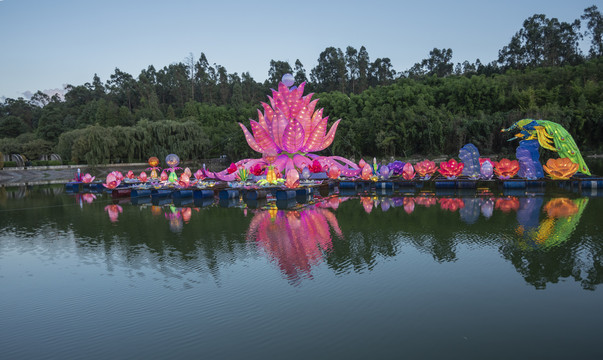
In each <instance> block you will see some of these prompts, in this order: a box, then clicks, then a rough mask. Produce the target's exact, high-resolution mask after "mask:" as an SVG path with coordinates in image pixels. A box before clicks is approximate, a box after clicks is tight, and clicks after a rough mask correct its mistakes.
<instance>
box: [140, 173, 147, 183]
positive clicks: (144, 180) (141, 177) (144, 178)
mask: <svg viewBox="0 0 603 360" xmlns="http://www.w3.org/2000/svg"><path fill="white" fill-rule="evenodd" d="M138 180H139V181H140V182H143V183H144V182H147V180H148V178H147V173H146V172H144V171H143V172H141V173H140V175H138Z"/></svg>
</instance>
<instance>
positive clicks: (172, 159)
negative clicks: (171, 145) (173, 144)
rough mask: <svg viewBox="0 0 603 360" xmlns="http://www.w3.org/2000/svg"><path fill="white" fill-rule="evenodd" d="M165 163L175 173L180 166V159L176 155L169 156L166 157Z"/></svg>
mask: <svg viewBox="0 0 603 360" xmlns="http://www.w3.org/2000/svg"><path fill="white" fill-rule="evenodd" d="M165 163H166V164H167V165H168V167H170V168H171V169H172V171H174V169H176V167H177V166H178V165H179V164H180V158H179V157H178V155H176V154H169V155H168V156H166V157H165Z"/></svg>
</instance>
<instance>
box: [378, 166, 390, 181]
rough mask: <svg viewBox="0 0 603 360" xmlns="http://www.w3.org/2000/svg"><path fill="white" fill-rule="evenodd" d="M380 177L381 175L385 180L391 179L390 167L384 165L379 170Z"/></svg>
mask: <svg viewBox="0 0 603 360" xmlns="http://www.w3.org/2000/svg"><path fill="white" fill-rule="evenodd" d="M379 175H381V178H382V179H384V180H387V179H389V176H390V172H389V166H387V165H383V166H382V167H380V168H379Z"/></svg>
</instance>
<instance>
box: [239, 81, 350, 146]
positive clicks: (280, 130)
mask: <svg viewBox="0 0 603 360" xmlns="http://www.w3.org/2000/svg"><path fill="white" fill-rule="evenodd" d="M305 86H306V84H305V83H302V84H301V85H299V87H297V88H295V89H292V90H289V89H288V88H287V86H286V85H285V84H284V83H282V82H281V83H279V86H278V91H274V90H273V91H272V97H269V99H270V105H268V104H266V103H262V106H263V107H264V114H262V112H261V111H259V110H258V119H259V121H254V120H250V121H249V122H250V124H251V131H252V133H253V135H252V133H250V132H249V130H247V128H246V127H245V125H243V124H241V123H239V125H240V126H241V129H242V130H243V133H244V134H245V140H247V143H248V144H249V146H250V147H251V148H252V149H253V150H255V151H257V152H259V153H267V152H274V153H277V154H281V153H283V152H286V153H289V154H295V153H298V152H303V153H307V152H315V151H320V150H323V149H325V148H327V147H328V146H329V145H331V143H332V142H333V139H334V138H335V132H336V131H337V126H338V125H339V122H340V121H341V120H337V121H336V122H335V123H334V124H333V126H332V127H331V129H330V130H329V132H328V133H326V130H327V121H328V119H329V117H328V116H327V117H325V118H323V117H322V112H323V110H322V109H320V110H317V111H314V108H315V107H316V103H317V102H318V99H316V100H313V101H312V100H311V99H312V94H310V95H307V96H302V95H303V92H304V87H305Z"/></svg>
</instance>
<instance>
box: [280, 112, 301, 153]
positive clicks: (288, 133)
mask: <svg viewBox="0 0 603 360" xmlns="http://www.w3.org/2000/svg"><path fill="white" fill-rule="evenodd" d="M303 145H304V128H303V127H302V125H301V124H300V123H299V121H297V120H292V121H291V122H289V125H287V127H286V128H285V135H284V137H283V147H284V149H285V151H287V152H289V153H295V152H297V151H299V149H300V148H301V147H302V146H303Z"/></svg>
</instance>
